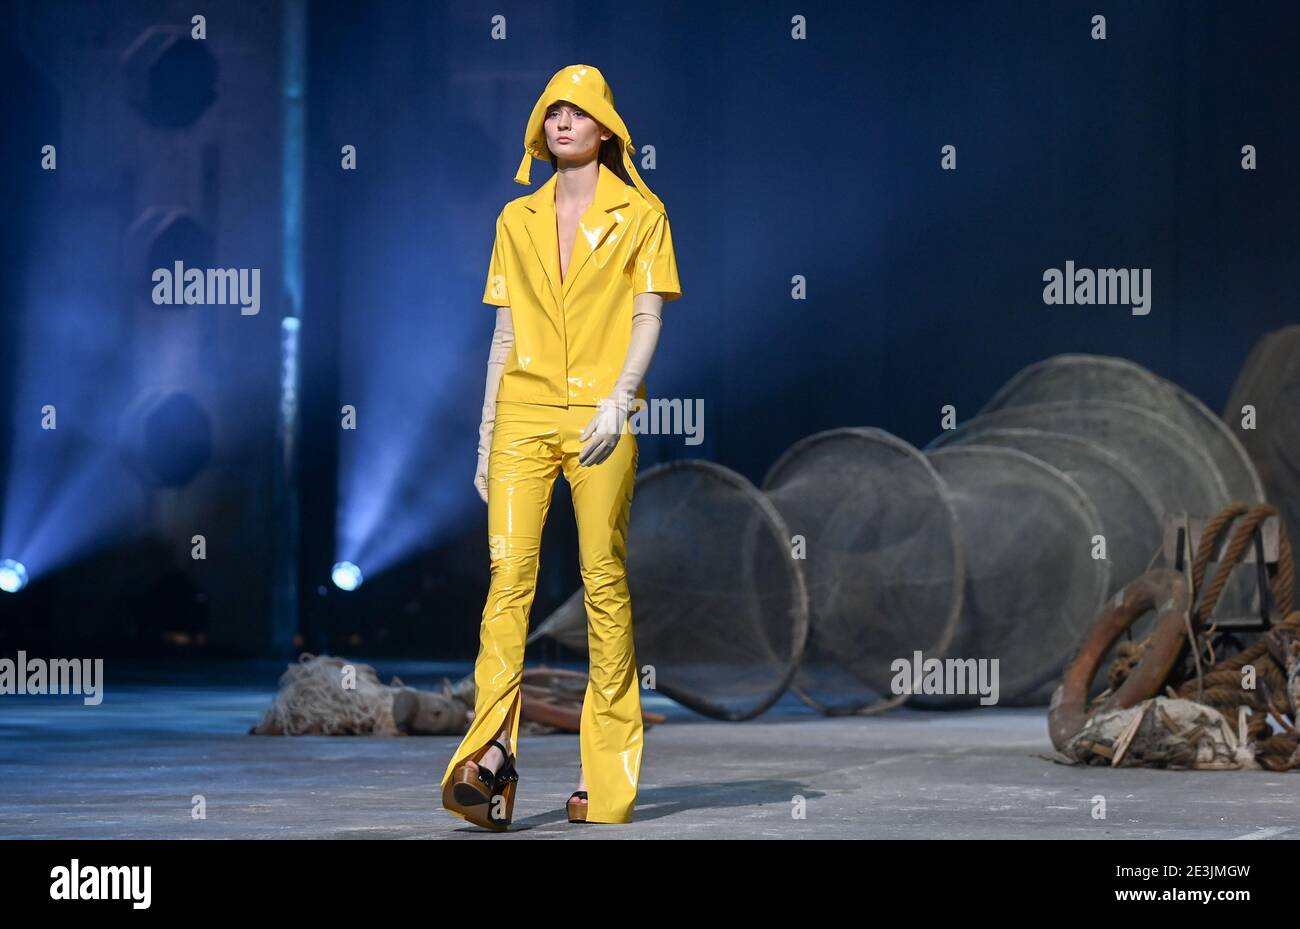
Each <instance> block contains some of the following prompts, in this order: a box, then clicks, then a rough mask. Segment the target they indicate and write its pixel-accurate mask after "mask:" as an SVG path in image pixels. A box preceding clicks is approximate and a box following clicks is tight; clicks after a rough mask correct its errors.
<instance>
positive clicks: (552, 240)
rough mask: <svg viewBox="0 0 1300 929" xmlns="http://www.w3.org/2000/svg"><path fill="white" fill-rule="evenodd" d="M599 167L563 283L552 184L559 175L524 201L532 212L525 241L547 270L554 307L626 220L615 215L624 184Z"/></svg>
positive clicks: (621, 202)
mask: <svg viewBox="0 0 1300 929" xmlns="http://www.w3.org/2000/svg"><path fill="white" fill-rule="evenodd" d="M599 168H600V174H599V176H598V177H597V179H596V194H595V196H594V197H592V199H591V205H590V206H589V207H587V211H586V212H585V213H583V214H582V218H581V219H580V220H579V221H578V232H577V235H576V236H575V237H574V242H573V254H572V255H570V256H569V273H568V274H566V275H565V277H564V281H563V283H561V281H560V245H559V242H560V240H559V231H558V229H557V228H556V216H555V183H556V179H557V178H558V176H559V175H557V174H552V175H551V177H550V179H549V180H548V181H547V182H546V183H545V184H543V185H542V186H541V187H539V188H538V189H537V190H536V191H535V192H534V193H533V194H531V195H530V196H529V197H528V199H527V200H525V206H527V207H528V209H529V210H530V211H531V212H530V213H529V216H528V219H527V221H526V223H525V225H526V227H527V229H528V238H529V240H530V242H531V243H532V246H533V252H534V254H535V256H536V258H537V261H538V262H539V263H540V265H541V267H543V268H545V269H546V279H547V282H548V284H549V285H550V288H551V295H552V296H553V297H554V298H555V303H556V306H557V307H559V306H563V304H564V298H565V297H567V296H568V295H569V293H570V292H571V291H572V290H573V286H574V282H575V281H576V280H577V279H578V277H579V276H580V275H581V274H582V270H583V268H585V267H586V265H587V260H588V259H589V258H590V257H591V255H592V253H593V252H595V251H596V249H598V248H600V246H601V243H603V242H604V241H605V240H606V239H607V238H609V235H610V233H611V232H612V231H613V230H614V229H616V228H617V227H618V226H619V225H621V224H622V223H623V222H624V221H625V220H626V218H627V216H626V215H625V214H622V213H618V212H616V211H617V210H618V208H619V207H621V206H626V205H627V204H628V199H627V185H626V184H624V183H623V182H622V180H620V179H619V177H618V175H616V174H614V172H613V171H611V170H609V168H607V167H606V166H605V165H603V164H601V165H599Z"/></svg>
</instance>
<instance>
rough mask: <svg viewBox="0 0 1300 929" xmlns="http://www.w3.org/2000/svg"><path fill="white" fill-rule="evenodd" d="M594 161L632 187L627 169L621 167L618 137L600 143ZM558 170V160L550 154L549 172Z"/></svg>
mask: <svg viewBox="0 0 1300 929" xmlns="http://www.w3.org/2000/svg"><path fill="white" fill-rule="evenodd" d="M596 160H597V161H599V162H600V163H601V164H603V165H604V166H605V167H607V168H609V170H611V171H613V172H614V176H615V177H617V178H619V179H620V180H622V182H623V183H624V184H627V185H628V186H631V185H632V178H630V177H628V174H627V168H625V167H623V140H622V139H620V138H619V137H618V136H616V135H612V136H610V137H609V138H608V139H606V140H605V141H604V142H601V143H600V151H599V152H598V153H597V154H596ZM559 168H560V159H559V158H557V157H556V156H555V153H554V152H551V170H553V171H558V170H559Z"/></svg>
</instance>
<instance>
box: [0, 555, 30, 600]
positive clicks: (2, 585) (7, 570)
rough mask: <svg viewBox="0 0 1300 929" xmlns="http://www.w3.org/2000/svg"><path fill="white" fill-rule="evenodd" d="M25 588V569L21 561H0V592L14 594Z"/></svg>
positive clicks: (8, 559) (7, 559) (9, 559)
mask: <svg viewBox="0 0 1300 929" xmlns="http://www.w3.org/2000/svg"><path fill="white" fill-rule="evenodd" d="M26 586H27V568H25V567H24V566H23V563H22V562H21V561H14V560H13V559H12V558H6V559H5V560H4V561H0V590H3V591H4V592H5V593H7V594H16V593H18V591H20V590H22V589H23V588H24V587H26Z"/></svg>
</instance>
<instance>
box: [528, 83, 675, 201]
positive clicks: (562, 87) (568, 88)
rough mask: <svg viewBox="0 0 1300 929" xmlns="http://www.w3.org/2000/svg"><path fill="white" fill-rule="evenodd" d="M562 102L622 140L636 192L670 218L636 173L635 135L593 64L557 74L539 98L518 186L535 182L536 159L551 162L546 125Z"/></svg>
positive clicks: (529, 129)
mask: <svg viewBox="0 0 1300 929" xmlns="http://www.w3.org/2000/svg"><path fill="white" fill-rule="evenodd" d="M559 100H568V101H569V102H570V103H572V104H574V105H576V106H578V107H580V108H581V109H582V110H584V111H585V112H586V113H588V114H589V115H590V116H591V117H592V118H593V119H595V120H596V122H598V123H600V124H601V125H602V126H604V127H605V128H606V129H608V130H609V131H610V132H612V133H614V135H615V136H616V137H617V138H618V140H619V147H620V148H621V149H622V150H623V167H625V168H626V169H627V174H628V177H630V178H632V183H633V184H635V185H636V189H637V190H639V191H641V195H642V196H643V197H645V198H646V201H647V202H649V203H650V205H651V206H653V207H654V208H655V209H656V210H658V211H659V212H660V213H664V214H665V215H667V211H666V210H665V209H664V205H663V202H662V201H660V199H659V198H658V197H656V196H655V195H654V192H653V191H652V190H651V189H650V188H649V187H647V186H646V185H645V181H643V180H641V175H639V174H637V173H636V168H635V167H634V166H633V164H632V155H633V153H634V152H635V151H636V147H635V146H634V145H633V144H632V136H631V135H630V134H629V133H628V131H627V126H626V125H624V124H623V119H622V117H620V116H619V115H618V111H617V110H615V109H614V92H613V91H612V90H610V89H609V84H607V83H606V82H605V76H604V75H603V74H601V73H600V71H598V70H597V69H596V68H594V67H592V66H591V65H569V66H568V67H567V68H562V69H561V70H559V71H557V72H556V73H555V76H554V77H553V78H551V80H550V82H549V83H547V85H546V89H545V90H543V91H542V95H541V96H540V97H538V98H537V105H536V106H534V107H533V112H532V115H531V116H529V117H528V128H527V129H525V130H524V158H523V160H522V161H520V162H519V170H518V172H516V174H515V183H517V184H528V183H531V182H530V181H529V173H530V172H531V169H532V159H534V158H536V159H538V160H539V161H548V162H549V161H550V160H551V150H550V148H549V147H548V146H547V144H546V129H545V127H544V123H545V121H546V110H547V108H548V107H550V105H551V104H552V103H555V102H557V101H559Z"/></svg>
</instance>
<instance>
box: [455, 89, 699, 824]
mask: <svg viewBox="0 0 1300 929" xmlns="http://www.w3.org/2000/svg"><path fill="white" fill-rule="evenodd" d="M560 100H567V101H569V102H570V103H572V104H574V105H575V106H577V107H579V108H581V109H582V110H584V111H585V112H586V113H587V114H588V115H590V116H591V117H592V118H593V119H595V120H596V121H597V122H599V123H600V124H601V125H602V126H604V127H605V128H606V129H608V130H610V131H611V132H613V134H614V135H615V136H617V137H618V139H619V142H620V147H621V149H622V153H623V165H624V167H625V168H626V169H627V171H628V176H629V177H631V178H632V179H633V181H634V184H635V186H629V185H627V184H626V183H624V182H623V180H622V179H620V178H619V177H618V175H616V174H615V173H614V172H612V171H611V170H610V169H609V168H608V167H606V166H605V165H604V164H600V165H599V178H598V180H597V184H596V192H595V196H594V198H593V200H592V202H591V205H590V207H589V208H588V209H587V211H586V212H585V213H584V214H583V216H582V218H581V220H580V221H579V224H578V232H577V236H576V238H575V241H574V245H573V253H572V255H571V257H570V259H569V266H568V269H567V274H566V275H565V277H564V279H563V280H561V277H560V254H559V237H558V232H557V226H556V211H555V186H556V177H557V176H556V175H552V176H551V178H550V179H549V180H548V181H547V182H546V183H545V184H543V185H542V186H541V187H540V188H539V189H538V190H536V191H534V192H533V193H531V194H528V195H526V196H522V197H519V198H517V199H515V200H512V201H510V202H509V203H507V204H506V205H505V207H504V208H503V209H502V210H501V213H500V215H499V216H498V218H497V221H496V241H495V242H494V244H493V247H492V258H491V263H490V266H489V270H488V277H487V284H486V286H485V288H484V293H483V302H484V303H487V304H490V305H492V306H508V307H510V312H511V316H512V319H513V326H514V350H513V352H512V353H511V355H510V356H509V359H508V361H507V362H506V366H505V369H504V372H503V374H502V376H501V382H500V386H499V389H498V393H497V406H496V422H495V426H494V428H493V433H492V442H491V451H490V454H489V458H488V462H489V463H488V545H489V552H490V555H491V574H492V579H491V585H490V588H489V591H488V596H487V603H486V605H485V607H484V610H483V618H482V625H481V627H480V633H479V652H478V658H477V660H476V663H475V668H474V680H475V684H476V685H477V692H476V697H475V705H474V718H473V720H472V722H471V725H470V729H469V732H468V733H466V735H465V738H464V739H463V740H462V741H461V743H460V745H459V746H458V747H457V749H456V751H455V752H454V753H453V755H452V757H451V760H450V761H449V762H448V764H447V770H446V773H445V774H444V775H443V780H442V783H443V786H444V787H446V785H447V783H448V781H449V780H450V778H451V776H452V771H453V769H454V768H455V767H456V766H457V765H459V764H461V763H462V762H464V761H465V760H466V759H467V758H469V759H473V760H474V761H476V762H477V761H478V760H479V759H480V758H481V757H482V756H483V755H484V754H485V753H486V751H487V749H488V748H489V747H490V743H491V740H492V738H493V737H494V736H495V735H496V734H497V733H498V732H499V731H500V730H501V728H502V726H503V725H504V724H507V723H508V725H509V734H510V739H509V744H510V745H511V746H512V748H513V749H514V751H515V752H516V754H518V746H519V742H518V734H519V721H520V719H519V718H520V712H519V711H520V682H521V679H522V673H523V663H524V642H525V638H526V635H527V631H528V619H529V613H530V610H531V607H532V602H533V594H534V592H535V589H536V583H537V569H538V560H539V552H540V545H541V537H542V526H543V524H544V523H545V521H546V514H547V511H548V509H549V507H550V501H551V490H552V488H553V486H554V482H555V477H556V475H557V474H558V473H560V472H561V471H562V472H563V473H564V476H565V479H566V480H567V481H568V482H569V485H570V488H571V490H572V496H573V507H574V514H575V517H576V522H577V528H578V543H579V548H580V556H581V572H582V582H583V586H584V588H585V598H584V602H585V605H586V611H587V618H588V634H587V643H588V649H589V652H590V677H589V681H588V684H587V691H586V697H585V702H584V703H583V707H582V724H581V730H580V735H579V743H580V746H581V755H582V769H583V772H584V775H585V778H586V789H587V796H588V803H587V811H586V818H587V821H588V822H604V823H626V822H631V820H632V811H633V807H634V806H635V803H636V793H637V784H638V780H639V776H640V769H641V757H642V720H641V699H640V689H639V685H640V682H639V678H638V675H637V665H636V656H635V653H634V648H633V635H632V604H631V597H630V595H629V593H628V585H627V579H626V575H625V570H624V568H625V563H626V555H627V528H628V520H629V514H630V508H631V502H632V491H633V486H634V484H635V480H636V468H637V456H638V451H637V444H636V436H635V435H634V434H632V433H631V432H630V431H629V428H628V426H627V424H626V423H625V424H624V425H623V431H622V434H621V436H622V437H621V438H620V439H619V442H618V444H617V445H616V446H615V447H614V450H613V451H612V452H611V453H610V454H609V456H608V457H607V458H606V459H605V460H604V461H601V462H600V463H598V464H595V465H580V464H579V463H578V454H579V452H580V451H581V450H582V447H583V445H584V444H585V443H584V442H582V441H580V438H579V437H580V435H581V434H582V432H583V430H584V429H585V428H586V427H587V425H588V424H589V423H590V422H591V421H592V419H593V418H594V417H595V416H596V413H597V405H598V404H599V403H600V401H602V400H604V399H606V398H610V397H612V395H613V393H614V391H615V382H616V381H617V379H618V377H619V374H620V372H621V370H622V366H623V362H624V359H625V356H626V355H627V352H628V344H629V340H630V335H631V327H632V311H633V297H634V296H635V295H637V294H640V293H648V292H653V293H658V294H661V295H662V296H663V299H664V300H665V301H670V300H675V299H677V298H678V297H679V296H681V287H680V284H679V282H678V278H677V260H676V256H675V254H674V252H673V244H672V233H671V230H670V228H669V225H668V217H667V215H666V213H665V211H664V207H663V204H662V203H661V202H660V201H659V199H658V198H657V197H656V196H655V195H654V194H653V193H652V192H651V191H650V190H649V188H648V187H646V186H645V183H644V182H643V181H642V180H641V178H640V176H639V175H638V174H637V173H636V169H635V167H634V166H633V164H632V154H633V153H634V152H635V148H634V146H633V144H632V139H631V137H630V135H629V133H628V131H627V128H626V126H625V125H624V123H623V120H622V119H621V118H619V115H618V113H617V112H616V111H615V110H614V98H613V94H612V92H611V91H610V89H609V87H608V85H607V84H606V82H605V80H604V77H603V76H602V75H601V74H600V72H599V71H598V70H596V69H595V68H593V67H590V66H587V65H571V66H569V67H567V68H564V69H563V70H561V71H559V72H558V73H557V74H556V75H555V76H554V77H553V78H552V79H551V81H550V82H549V83H548V84H547V86H546V89H545V90H544V91H543V92H542V95H541V97H540V98H539V99H538V101H537V104H536V106H535V107H534V108H533V111H532V115H531V117H530V119H529V121H528V127H527V129H526V131H525V134H524V149H525V152H524V158H523V161H522V162H521V163H520V167H519V173H518V174H517V175H516V177H515V180H516V181H517V182H518V183H521V184H527V183H529V167H530V164H531V159H532V158H537V159H539V160H549V158H550V149H549V147H548V145H547V143H546V134H545V130H544V127H543V121H544V119H545V116H546V111H547V108H548V107H549V106H550V104H552V103H555V102H557V101H560ZM645 395H646V392H645V384H644V382H642V383H641V384H640V385H639V386H638V389H637V392H636V396H637V397H639V398H644V397H645ZM510 797H511V801H512V803H513V793H512V794H510ZM450 812H452V813H453V814H454V815H456V816H461V814H460V813H457V812H455V811H450ZM461 818H462V819H463V818H465V817H463V816H461Z"/></svg>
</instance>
